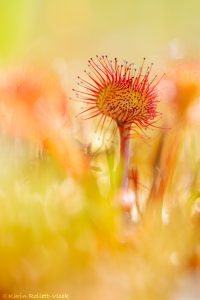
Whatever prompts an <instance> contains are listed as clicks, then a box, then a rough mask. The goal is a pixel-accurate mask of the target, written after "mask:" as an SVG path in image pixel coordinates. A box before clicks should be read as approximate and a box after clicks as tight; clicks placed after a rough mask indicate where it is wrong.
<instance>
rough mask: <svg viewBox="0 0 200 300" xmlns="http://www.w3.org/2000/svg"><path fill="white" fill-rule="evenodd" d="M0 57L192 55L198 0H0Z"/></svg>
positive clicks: (70, 60)
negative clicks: (186, 53) (185, 53)
mask: <svg viewBox="0 0 200 300" xmlns="http://www.w3.org/2000/svg"><path fill="white" fill-rule="evenodd" d="M0 18H1V29H0V43H1V48H0V59H1V60H0V63H1V64H10V63H16V62H22V61H32V60H37V61H38V60H40V61H42V62H43V63H44V62H46V63H52V62H54V61H55V60H64V61H65V62H66V64H67V65H68V68H70V71H71V69H72V71H73V70H74V69H75V68H76V64H79V63H80V62H82V61H84V62H85V61H86V59H88V58H89V57H90V56H94V55H95V54H105V53H107V54H108V55H111V56H113V55H114V56H117V57H120V58H122V59H129V60H131V61H132V60H134V61H139V62H140V60H141V57H143V56H146V57H147V58H148V59H154V60H155V59H156V60H157V59H158V58H160V56H162V60H163V56H164V57H166V56H170V55H172V56H179V57H180V56H182V55H184V52H185V51H186V52H188V53H189V54H190V55H191V56H197V55H198V51H199V47H200V46H199V43H200V42H199V39H198V36H199V34H200V24H199V1H198V0H191V1H186V0H185V1H181V0H180V1H179V0H177V1H172V0H171V1H170V0H169V1H164V0H161V1H156V0H152V1H145V0H141V1H134V0H133V1H128V0H125V1H114V0H109V1H106V0H102V1H99V0H96V1H92V0H82V1H77V0H75V1H68V0H59V1H57V2H56V3H55V1H53V0H48V1H47V0H46V1H45V0H40V1H39V0H28V1H26V0H19V1H18V0H13V1H9V0H8V1H6V0H1V1H0Z"/></svg>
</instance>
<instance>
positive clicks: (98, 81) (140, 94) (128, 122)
mask: <svg viewBox="0 0 200 300" xmlns="http://www.w3.org/2000/svg"><path fill="white" fill-rule="evenodd" d="M144 63H145V59H144V60H143V63H142V65H141V67H140V68H139V70H137V69H136V68H135V65H134V64H129V63H128V62H127V61H125V62H124V63H123V64H119V63H118V60H117V58H115V59H114V60H109V58H108V57H107V55H105V56H104V55H103V56H100V57H99V56H96V59H92V58H90V59H89V60H88V67H89V71H86V70H85V74H86V75H87V77H88V79H87V80H85V79H84V78H81V77H79V76H78V79H79V83H78V85H79V87H80V89H79V90H75V89H74V91H75V92H76V96H77V101H80V102H82V103H84V104H86V105H87V107H86V108H85V109H84V110H83V111H82V112H81V113H80V114H79V115H81V116H82V118H83V119H90V118H94V117H97V116H100V120H99V123H101V124H102V125H101V126H102V127H103V125H104V124H105V121H106V119H107V118H111V120H114V121H116V123H117V125H118V126H126V127H131V126H132V125H134V124H135V125H136V126H137V127H139V128H140V129H143V128H147V127H149V126H154V123H155V122H156V121H157V117H158V116H159V115H160V113H159V112H158V111H157V103H158V88H157V87H158V83H159V82H160V80H161V79H162V77H161V78H160V79H158V80H157V75H156V76H154V77H153V78H152V79H150V73H151V69H152V66H153V64H151V65H150V66H147V67H146V70H145V71H144Z"/></svg>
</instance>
